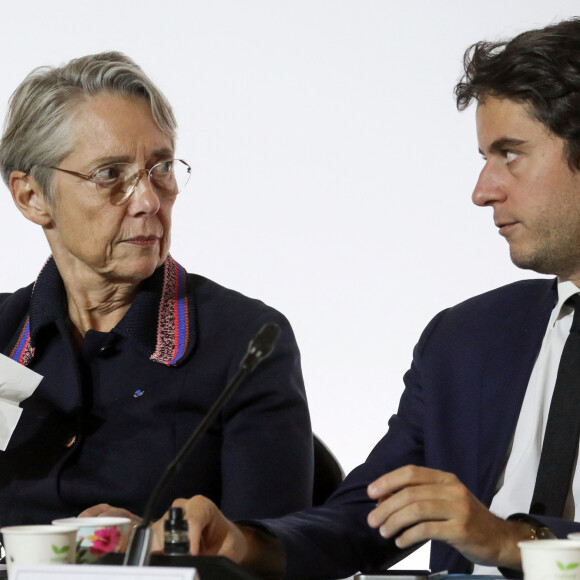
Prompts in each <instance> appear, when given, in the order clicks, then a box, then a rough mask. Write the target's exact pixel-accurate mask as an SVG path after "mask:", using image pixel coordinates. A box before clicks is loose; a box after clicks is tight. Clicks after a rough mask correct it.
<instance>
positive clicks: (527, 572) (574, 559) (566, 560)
mask: <svg viewBox="0 0 580 580" xmlns="http://www.w3.org/2000/svg"><path fill="white" fill-rule="evenodd" d="M518 546H519V548H520V550H521V554H522V566H523V570H524V579H525V580H580V542H573V541H571V540H526V541H523V542H518Z"/></svg>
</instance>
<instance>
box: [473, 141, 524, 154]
mask: <svg viewBox="0 0 580 580" xmlns="http://www.w3.org/2000/svg"><path fill="white" fill-rule="evenodd" d="M524 143H525V141H524V140H522V139H510V138H509V137H502V138H501V139H496V140H495V141H494V142H493V143H492V144H491V145H490V146H489V152H490V153H499V152H500V151H505V150H506V149H510V148H511V147H519V146H520V145H523V144H524ZM479 152H480V153H481V154H482V155H484V153H483V151H482V150H481V148H480V149H479Z"/></svg>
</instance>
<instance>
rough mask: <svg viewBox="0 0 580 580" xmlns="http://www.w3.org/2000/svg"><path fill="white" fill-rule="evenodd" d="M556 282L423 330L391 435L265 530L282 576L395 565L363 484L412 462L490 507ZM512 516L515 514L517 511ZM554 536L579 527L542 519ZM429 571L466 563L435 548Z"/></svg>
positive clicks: (464, 568) (490, 301)
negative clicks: (327, 494) (322, 496)
mask: <svg viewBox="0 0 580 580" xmlns="http://www.w3.org/2000/svg"><path fill="white" fill-rule="evenodd" d="M556 302H557V288H556V281H555V280H526V281H522V282H516V283H514V284H510V285H508V286H505V287H502V288H499V289H497V290H493V291H491V292H488V293H486V294H483V295H481V296H477V297H475V298H471V299H469V300H467V301H465V302H463V303H461V304H459V305H457V306H455V307H453V308H450V309H448V310H445V311H443V312H441V313H439V314H438V315H437V316H436V317H435V318H434V319H433V320H432V321H431V322H430V324H429V325H428V326H427V328H426V329H425V331H424V332H423V334H422V336H421V338H420V341H419V343H418V344H417V346H416V347H415V350H414V353H413V362H412V366H411V368H410V370H409V371H408V372H407V373H406V374H405V390H404V393H403V395H402V397H401V401H400V404H399V409H398V411H397V414H396V415H394V416H393V417H392V418H391V420H390V421H389V430H388V432H387V434H386V435H385V436H384V437H383V439H382V440H381V441H380V442H379V443H378V445H377V446H376V447H375V448H374V449H373V451H372V452H371V454H370V455H369V457H368V459H367V460H366V462H365V463H364V464H362V465H361V466H359V467H357V468H356V469H355V470H354V471H353V472H352V473H351V474H350V475H349V476H348V477H347V478H346V480H345V481H344V483H343V485H342V486H341V487H340V488H339V490H338V491H337V492H336V493H335V494H334V495H333V496H332V497H331V499H330V500H329V501H328V502H327V504H326V505H325V506H323V507H321V508H313V509H311V510H307V511H304V512H301V513H299V514H294V515H292V516H287V517H284V518H281V519H278V520H268V521H266V522H265V524H266V526H267V527H269V528H270V529H271V530H272V531H273V532H274V533H275V534H276V535H277V536H278V537H279V538H280V539H281V540H282V543H283V545H284V548H285V550H286V558H287V577H288V578H300V579H301V580H306V579H310V578H312V579H314V578H342V577H345V576H348V575H349V574H352V573H353V572H354V571H356V570H369V569H373V568H376V567H380V566H384V565H385V564H386V563H390V564H392V563H394V562H395V561H397V560H398V559H400V558H401V556H402V554H401V552H400V551H398V550H397V548H396V547H395V546H394V543H393V541H392V540H384V539H382V538H381V537H380V536H379V534H378V532H377V531H376V530H371V529H370V528H369V527H368V525H367V523H366V516H367V514H368V512H369V511H370V510H371V509H372V508H373V507H374V503H373V502H370V500H369V499H368V497H367V495H366V487H367V485H368V484H369V483H370V482H371V481H373V480H374V479H376V478H377V477H379V476H381V475H382V474H384V473H386V472H388V471H391V470H393V469H395V468H398V467H401V466H404V465H408V464H414V465H423V466H427V467H431V468H435V469H440V470H444V471H447V472H452V473H454V474H456V475H457V476H458V477H459V479H460V480H461V481H462V482H463V483H464V484H465V485H466V486H467V487H468V488H469V489H470V490H471V492H472V493H473V494H474V495H475V496H476V497H477V498H479V499H480V501H482V502H483V503H484V504H485V505H486V506H489V505H490V503H491V500H492V497H493V495H494V493H495V491H496V486H497V483H498V479H499V477H500V475H501V472H502V470H503V467H504V466H505V462H506V458H507V455H508V452H509V446H510V443H511V439H512V436H513V433H514V430H515V426H516V423H517V420H518V416H519V412H520V408H521V405H522V402H523V398H524V394H525V391H526V388H527V385H528V381H529V378H530V374H531V372H532V369H533V366H534V362H535V360H536V357H537V355H538V352H539V350H540V347H541V344H542V340H543V337H544V334H545V331H546V326H547V323H548V319H549V317H550V314H551V311H552V310H553V308H554V306H555V304H556ZM514 511H515V510H514ZM544 521H545V522H546V523H547V525H549V527H550V528H551V529H552V530H554V531H555V533H556V534H557V535H558V536H560V537H566V534H567V533H568V532H570V531H578V530H579V529H580V524H576V523H574V522H565V521H563V520H557V519H550V518H545V519H544ZM431 568H432V570H449V571H450V572H456V573H461V572H463V573H465V572H470V571H471V570H472V565H471V563H470V562H468V561H467V560H466V559H465V558H463V557H462V556H461V554H459V553H458V552H457V551H456V550H454V549H453V548H451V547H450V546H448V545H446V544H444V543H441V542H433V544H432V550H431Z"/></svg>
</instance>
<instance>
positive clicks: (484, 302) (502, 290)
mask: <svg viewBox="0 0 580 580" xmlns="http://www.w3.org/2000/svg"><path fill="white" fill-rule="evenodd" d="M556 298H557V290H556V279H555V278H550V279H541V278H536V279H531V280H519V281H518V282H512V283H511V284H506V285H505V286H500V287H499V288H494V289H493V290H488V291H487V292H483V293H482V294H478V295H477V296H473V297H471V298H468V299H467V300H465V301H463V302H460V303H459V304H457V305H456V306H454V307H453V309H460V310H461V309H481V308H492V309H495V310H504V309H513V308H514V307H515V308H522V307H523V308H528V307H531V306H533V305H537V304H541V303H544V302H545V301H546V302H550V301H553V302H554V304H555V302H556Z"/></svg>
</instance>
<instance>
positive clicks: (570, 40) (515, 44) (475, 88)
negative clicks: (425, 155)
mask: <svg viewBox="0 0 580 580" xmlns="http://www.w3.org/2000/svg"><path fill="white" fill-rule="evenodd" d="M463 68H464V75H463V77H462V78H461V79H460V81H459V82H458V83H457V85H456V86H455V97H456V100H457V108H458V109H459V110H460V111H462V110H464V109H465V108H466V107H467V106H468V105H469V104H470V103H471V101H472V100H474V99H475V100H477V101H478V102H480V103H481V102H483V101H485V99H486V97H496V98H500V99H510V100H512V101H515V102H519V103H524V104H526V105H528V107H529V112H530V114H532V115H533V116H534V117H535V118H536V119H537V120H538V121H540V122H541V123H543V124H544V125H545V126H546V127H547V128H548V129H549V130H550V131H551V132H552V133H554V134H555V135H557V136H558V137H560V138H562V139H564V141H565V142H566V155H567V160H568V165H569V166H570V168H571V169H572V170H578V169H580V18H578V17H575V18H572V19H570V20H565V21H562V22H559V23H557V24H552V25H550V26H546V27H545V28H540V29H537V30H530V31H528V32H524V33H522V34H519V35H518V36H516V37H514V38H513V39H512V40H510V41H502V42H485V41H483V42H477V43H476V44H473V45H472V46H470V47H469V48H468V49H467V50H466V51H465V55H464V57H463Z"/></svg>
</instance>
